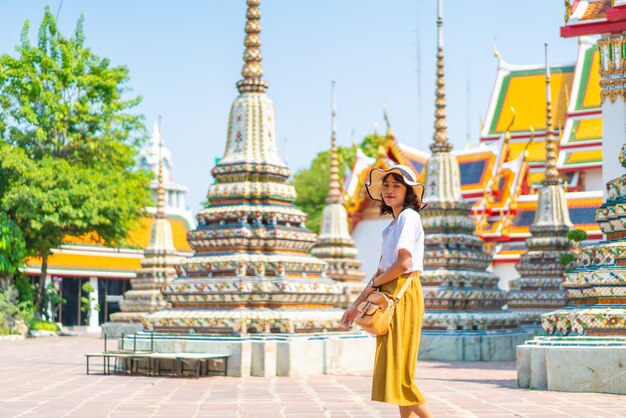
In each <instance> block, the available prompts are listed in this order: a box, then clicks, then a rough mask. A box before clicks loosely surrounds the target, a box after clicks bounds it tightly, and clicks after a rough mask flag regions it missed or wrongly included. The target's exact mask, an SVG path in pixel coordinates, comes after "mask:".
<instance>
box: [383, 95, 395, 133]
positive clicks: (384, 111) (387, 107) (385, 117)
mask: <svg viewBox="0 0 626 418" xmlns="http://www.w3.org/2000/svg"><path fill="white" fill-rule="evenodd" d="M388 109H389V104H388V103H387V102H385V104H384V105H383V118H384V119H385V124H386V125H387V136H393V131H392V130H391V123H390V122H389V115H388V114H387V110H388Z"/></svg>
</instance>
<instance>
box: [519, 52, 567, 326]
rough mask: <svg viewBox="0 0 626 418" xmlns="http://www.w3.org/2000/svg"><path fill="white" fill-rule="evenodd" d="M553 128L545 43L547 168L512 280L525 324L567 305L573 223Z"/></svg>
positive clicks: (537, 320)
mask: <svg viewBox="0 0 626 418" xmlns="http://www.w3.org/2000/svg"><path fill="white" fill-rule="evenodd" d="M556 141H557V140H556V139H555V137H554V131H553V130H552V94H551V89H550V66H549V65H548V45H547V44H546V139H545V149H546V169H545V175H544V179H543V180H542V186H543V187H542V188H541V190H540V191H539V198H538V202H537V211H536V212H535V220H534V222H533V224H532V226H531V227H530V233H531V237H530V238H528V239H527V240H526V245H527V246H528V252H526V253H525V254H523V255H522V256H521V258H520V262H519V263H518V264H517V265H516V266H515V268H516V269H517V271H518V272H519V273H520V275H521V277H519V278H517V279H514V280H512V281H511V282H510V284H509V286H510V289H511V290H510V291H509V293H508V297H507V300H508V308H509V309H510V310H512V311H514V312H515V314H516V315H517V316H518V318H519V319H520V323H521V324H522V325H529V326H537V327H538V326H539V325H540V324H541V314H543V313H546V312H550V311H553V310H554V309H558V308H560V307H562V306H565V304H566V302H567V300H566V298H565V292H564V291H563V290H562V288H561V282H562V278H563V272H564V271H565V266H563V264H562V263H561V256H562V255H564V254H571V244H570V241H569V239H568V238H567V233H568V231H569V230H570V228H571V227H572V222H571V221H570V216H569V209H568V207H567V200H566V199H565V190H564V189H563V187H562V185H561V180H560V179H559V172H558V170H557V155H558V152H557V146H556Z"/></svg>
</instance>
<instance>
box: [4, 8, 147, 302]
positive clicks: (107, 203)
mask: <svg viewBox="0 0 626 418" xmlns="http://www.w3.org/2000/svg"><path fill="white" fill-rule="evenodd" d="M28 31H29V24H28V22H26V23H25V24H24V28H23V30H22V36H21V41H20V45H19V46H18V47H17V54H18V55H17V57H11V56H9V55H7V54H4V55H2V56H1V57H0V138H1V139H2V141H0V211H2V212H4V213H6V214H7V216H8V218H9V219H10V220H12V221H13V222H15V223H16V224H17V226H18V227H19V229H20V230H21V232H22V234H23V237H24V242H25V247H26V251H27V253H28V255H30V256H38V257H40V258H41V259H42V272H41V278H40V281H39V282H40V283H39V287H38V291H37V308H38V309H39V310H41V307H42V300H43V293H44V282H45V280H44V278H45V277H46V274H47V271H46V270H47V262H48V256H49V255H50V253H51V250H52V249H53V248H57V247H59V246H60V245H61V244H62V242H63V239H64V237H66V236H75V237H78V236H84V235H87V234H89V235H90V236H92V237H97V239H98V240H99V241H100V243H102V244H105V245H120V244H123V243H124V240H125V238H126V236H127V235H128V233H129V231H130V230H131V229H132V228H134V227H136V226H137V225H138V222H139V220H140V219H141V217H142V216H144V215H145V214H144V209H143V208H144V207H145V206H147V205H148V204H149V202H150V195H149V191H148V184H149V179H150V175H149V174H148V173H146V172H144V171H140V170H137V168H136V163H135V157H136V153H137V151H138V149H139V145H140V143H141V140H142V139H143V138H144V136H145V129H144V127H143V125H142V116H140V115H134V114H131V113H129V110H130V109H132V108H133V107H135V106H136V105H137V104H138V103H139V102H140V100H141V98H140V97H136V98H130V99H127V98H126V95H127V93H128V92H129V88H128V86H127V85H128V82H129V77H128V69H127V68H126V67H124V66H118V67H112V66H111V65H110V62H109V60H108V59H103V58H99V57H98V56H96V55H95V54H93V53H92V52H91V50H90V49H89V48H87V47H86V46H85V45H84V42H85V36H84V33H83V19H82V17H81V19H80V20H79V21H78V24H77V27H76V31H75V33H74V36H73V37H71V38H69V39H68V38H65V37H64V36H63V35H62V34H61V33H60V32H59V31H58V29H57V26H56V22H55V19H54V16H53V15H52V14H51V13H50V10H49V9H48V8H46V11H45V14H44V18H43V21H42V24H41V27H40V29H39V33H38V42H37V44H36V45H32V44H31V43H30V40H29V36H28Z"/></svg>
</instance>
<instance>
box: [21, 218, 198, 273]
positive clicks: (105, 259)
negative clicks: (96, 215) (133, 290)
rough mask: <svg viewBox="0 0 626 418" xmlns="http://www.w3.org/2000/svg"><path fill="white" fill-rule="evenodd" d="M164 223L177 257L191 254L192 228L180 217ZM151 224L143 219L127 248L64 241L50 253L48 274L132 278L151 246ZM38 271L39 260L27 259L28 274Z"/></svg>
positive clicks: (89, 240) (90, 240)
mask: <svg viewBox="0 0 626 418" xmlns="http://www.w3.org/2000/svg"><path fill="white" fill-rule="evenodd" d="M167 219H168V221H169V223H170V225H171V226H172V238H173V241H174V246H175V247H176V250H177V251H178V253H179V254H181V255H188V254H191V247H190V246H189V243H188V242H187V231H189V230H191V229H193V225H191V224H189V222H188V221H187V219H185V218H183V217H182V216H180V215H167ZM152 221H153V218H152V217H146V218H143V219H142V220H141V224H140V226H139V227H138V228H137V229H135V230H134V231H132V232H131V233H130V238H129V244H130V245H129V246H128V247H123V248H119V249H116V248H108V247H104V246H102V245H101V244H100V243H99V240H98V239H97V237H88V236H85V237H66V238H65V239H64V241H65V242H66V243H67V244H66V245H64V246H63V247H61V248H59V249H55V250H52V255H51V256H50V258H49V259H48V263H49V264H48V271H49V272H50V274H52V275H56V276H77V277H89V276H96V277H111V278H125V279H130V278H133V277H135V272H136V271H137V270H138V269H139V268H141V259H142V258H143V249H144V248H147V247H148V246H149V245H150V229H151V227H152ZM40 269H41V260H40V259H37V258H31V259H28V261H27V267H26V271H27V272H28V273H38V272H39V271H40Z"/></svg>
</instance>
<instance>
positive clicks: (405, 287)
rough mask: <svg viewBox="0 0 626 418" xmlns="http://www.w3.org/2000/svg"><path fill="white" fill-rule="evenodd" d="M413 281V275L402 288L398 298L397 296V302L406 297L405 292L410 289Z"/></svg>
mask: <svg viewBox="0 0 626 418" xmlns="http://www.w3.org/2000/svg"><path fill="white" fill-rule="evenodd" d="M412 280H413V274H411V275H410V276H409V278H408V279H406V281H405V282H404V286H402V289H400V292H399V293H398V296H396V300H400V298H401V297H402V296H403V295H404V292H406V289H408V287H409V285H410V284H411V281H412Z"/></svg>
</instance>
